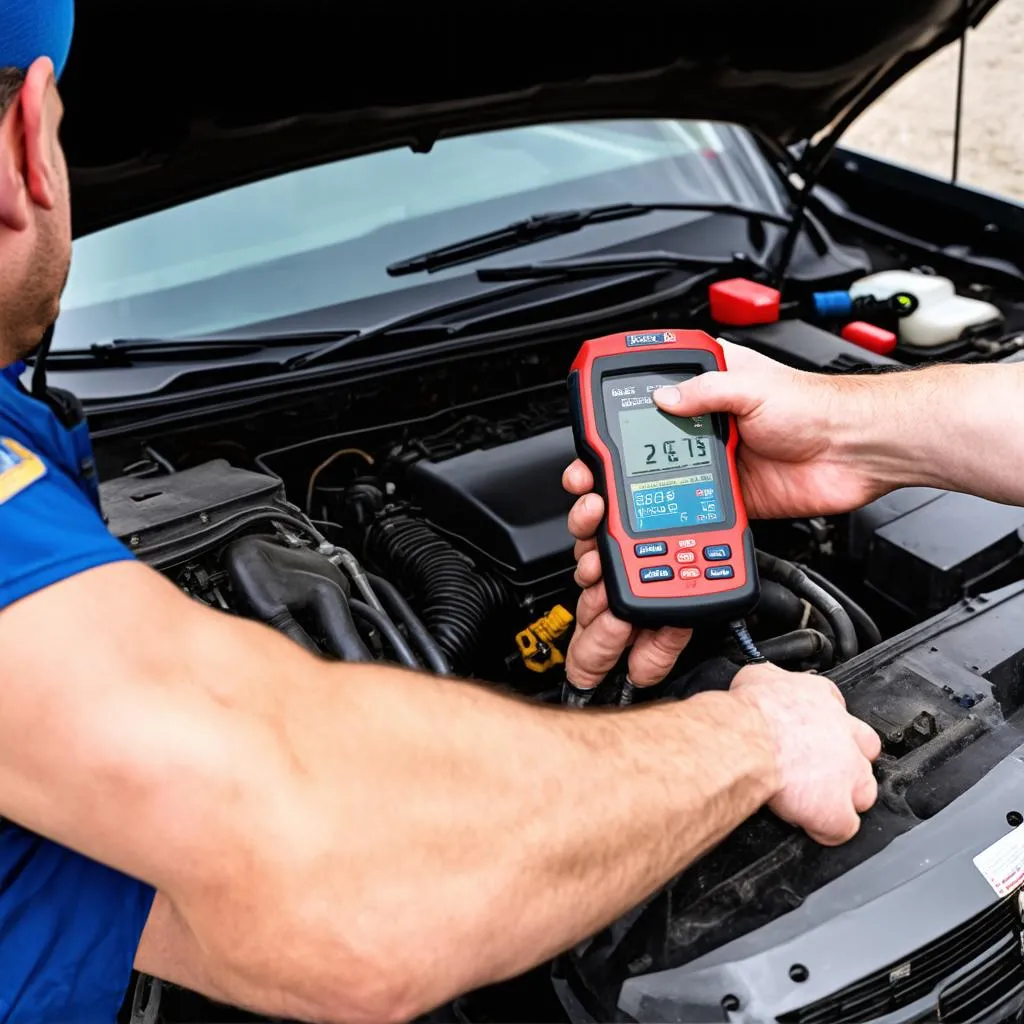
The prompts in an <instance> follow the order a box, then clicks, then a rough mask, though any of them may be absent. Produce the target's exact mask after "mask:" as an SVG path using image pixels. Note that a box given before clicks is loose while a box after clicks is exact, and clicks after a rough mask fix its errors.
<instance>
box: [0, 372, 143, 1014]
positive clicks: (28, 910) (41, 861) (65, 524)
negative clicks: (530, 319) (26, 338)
mask: <svg viewBox="0 0 1024 1024" xmlns="http://www.w3.org/2000/svg"><path fill="white" fill-rule="evenodd" d="M23 371H24V366H23V365H21V364H18V365H16V366H13V367H8V368H6V369H3V370H0V613H2V610H3V609H4V608H6V607H7V606H8V605H10V604H13V603H14V602H15V601H18V600H20V599H21V598H23V597H25V596H27V595H29V594H32V593H34V592H36V591H38V590H42V589H43V588H44V587H48V586H50V585H51V584H53V583H57V582H59V581H60V580H63V579H67V578H68V577H69V576H73V575H75V574H76V573H79V572H84V571H85V570H86V569H91V568H94V567H96V566H99V565H104V564H106V563H108V562H117V561H123V560H126V559H129V558H131V554H130V552H129V551H128V549H127V548H125V547H124V546H123V545H122V544H120V543H119V542H118V541H117V540H115V539H114V537H112V536H111V534H110V533H109V531H108V530H107V528H106V526H105V525H104V523H103V519H102V518H101V516H100V512H99V492H98V486H97V482H96V474H95V466H94V464H93V460H92V445H91V443H90V441H89V435H88V432H87V428H86V426H85V424H84V423H82V424H81V425H80V426H77V427H74V428H73V429H70V430H69V429H67V428H65V427H64V426H63V424H62V423H61V421H60V420H59V419H58V418H57V416H56V415H55V414H54V413H53V412H52V411H51V409H50V408H49V406H47V405H46V404H44V403H43V402H39V401H37V400H35V399H34V398H32V397H31V396H30V395H29V394H28V393H27V392H26V391H25V390H23V389H22V388H21V386H20V385H19V383H18V377H19V375H20V374H21V373H22V372H23ZM53 629H54V631H58V630H59V629H60V624H59V623H53ZM39 642H40V643H45V642H47V638H46V637H39ZM0 686H3V677H2V673H0ZM57 756H59V755H57ZM0 811H2V808H0ZM126 827H127V826H126ZM152 901H153V890H152V889H151V888H150V887H149V886H148V885H144V884H143V883H141V882H138V881H136V880H135V879H132V878H128V877H126V876H124V875H121V874H119V873H118V872H116V871H113V870H111V869H110V868H107V867H104V866H103V865H101V864H97V863H95V862H94V861H91V860H88V859H87V858H85V857H82V856H80V855H79V854H77V853H74V852H72V851H71V850H67V849H65V848H64V847H61V846H58V845H56V844H55V843H51V842H50V841H49V840H46V839H42V838H40V837H39V836H37V835H33V834H32V833H30V832H26V831H25V830H24V829H21V828H18V827H17V826H15V825H14V824H12V823H11V822H0V1024H15V1022H17V1024H22V1022H29V1021H32V1022H36V1021H60V1022H62V1024H80V1022H81V1024H86V1022H88V1024H99V1022H112V1021H114V1019H115V1017H116V1015H117V1011H118V1009H119V1008H120V1006H121V1003H122V1001H123V999H124V995H125V991H126V989H127V986H128V981H129V979H130V978H131V969H132V963H133V961H134V959H135V950H136V948H137V947H138V944H139V938H140V936H141V935H142V929H143V927H144V926H145V923H146V918H147V916H148V914H149V909H150V906H151V904H152Z"/></svg>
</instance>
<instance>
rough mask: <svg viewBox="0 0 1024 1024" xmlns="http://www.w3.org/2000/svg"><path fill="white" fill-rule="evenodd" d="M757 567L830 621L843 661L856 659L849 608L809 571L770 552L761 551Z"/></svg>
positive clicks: (758, 553) (839, 654) (855, 637)
mask: <svg viewBox="0 0 1024 1024" xmlns="http://www.w3.org/2000/svg"><path fill="white" fill-rule="evenodd" d="M757 568H758V570H759V571H760V572H761V575H762V576H765V577H767V578H768V579H773V580H775V581H776V582H777V583H782V584H783V585H784V586H787V587H789V589H790V590H792V591H793V593H794V594H796V595H797V596H798V597H802V598H804V599H805V600H806V601H807V602H808V603H809V604H811V605H813V606H814V607H815V608H817V609H818V611H819V612H821V613H822V615H824V616H825V618H826V619H828V622H829V625H830V626H831V628H832V633H833V635H834V636H835V638H836V647H837V652H836V653H837V654H838V656H839V659H840V660H841V661H849V659H850V658H853V657H856V655H857V652H858V650H859V647H858V645H857V631H856V630H855V629H854V628H853V620H852V619H851V618H850V616H849V614H848V613H847V611H846V609H845V608H844V607H843V606H842V605H841V604H840V603H839V602H838V601H837V600H836V599H835V598H834V597H833V596H832V595H831V594H830V593H829V592H828V591H827V590H824V589H822V588H821V587H819V586H818V584H817V583H815V582H814V581H813V580H812V579H811V578H810V577H809V576H808V575H807V574H806V573H805V572H803V571H802V570H801V569H798V568H797V567H796V566H795V565H793V563H792V562H787V561H786V560H785V559H782V558H776V557H775V556H774V555H770V554H768V552H766V551H758V552H757Z"/></svg>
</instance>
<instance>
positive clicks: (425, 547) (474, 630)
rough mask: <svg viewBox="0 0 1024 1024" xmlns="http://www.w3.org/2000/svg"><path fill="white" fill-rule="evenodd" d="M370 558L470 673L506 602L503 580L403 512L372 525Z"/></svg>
mask: <svg viewBox="0 0 1024 1024" xmlns="http://www.w3.org/2000/svg"><path fill="white" fill-rule="evenodd" d="M366 557H367V559H368V560H369V561H370V562H372V563H373V564H374V565H375V566H376V567H377V568H378V569H380V570H381V572H382V574H384V575H387V576H389V577H391V578H394V579H396V580H397V581H398V582H399V583H400V585H401V587H402V589H403V590H405V591H406V593H408V594H409V595H410V596H411V597H412V599H413V602H414V603H415V604H416V605H417V607H418V609H419V612H420V615H421V617H422V619H423V623H424V625H425V626H426V627H427V629H428V630H429V631H430V634H431V635H432V636H433V637H434V638H435V639H436V640H437V643H438V645H439V646H440V648H441V650H442V651H444V653H445V654H446V655H447V656H448V658H449V659H450V661H451V662H452V666H453V668H454V669H455V670H456V671H457V672H466V671H468V670H469V669H470V668H471V667H472V664H473V659H474V656H475V655H476V653H477V651H478V650H479V647H480V644H481V642H482V640H483V639H484V637H485V635H486V629H487V626H488V624H489V622H490V621H491V619H492V616H493V614H494V612H496V611H498V610H499V609H501V608H502V607H503V606H504V605H505V603H506V602H507V599H508V595H507V593H506V590H505V587H504V584H503V583H502V582H501V581H500V580H498V579H496V578H495V577H493V576H490V575H488V574H487V573H484V572H480V571H479V570H478V569H476V567H475V566H474V565H473V564H472V563H471V562H470V561H469V559H467V558H466V557H464V556H463V555H462V554H461V553H460V552H458V551H456V549H455V548H454V547H452V545H451V544H449V543H448V541H447V540H445V539H444V538H443V537H441V536H439V535H438V534H437V533H436V532H435V531H434V530H433V529H431V527H430V526H428V525H427V524H426V523H425V522H423V520H421V519H416V518H414V517H413V516H410V515H407V514H405V513H396V514H393V515H390V516H388V517H387V518H384V519H381V520H379V521H378V522H376V523H374V524H373V525H371V526H370V528H369V530H368V531H367V534H366Z"/></svg>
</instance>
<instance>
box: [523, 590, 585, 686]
mask: <svg viewBox="0 0 1024 1024" xmlns="http://www.w3.org/2000/svg"><path fill="white" fill-rule="evenodd" d="M573 621H574V620H573V615H572V612H568V611H566V610H565V609H564V608H563V607H562V606H561V605H560V604H556V605H555V607H554V608H552V609H551V611H549V612H548V613H547V615H545V616H544V617H543V618H540V619H538V620H537V621H536V622H534V623H531V625H529V626H527V627H526V629H524V630H522V632H520V633H517V634H516V646H517V647H518V648H519V653H520V654H521V655H522V657H523V664H524V665H525V666H526V667H527V668H528V669H529V670H530V671H531V672H547V671H548V669H551V668H554V667H555V666H556V665H561V664H563V663H564V662H565V656H564V655H563V654H562V652H561V651H560V650H559V649H558V648H557V647H555V641H556V640H557V639H558V638H559V637H560V636H563V635H564V634H565V632H566V631H567V630H568V628H569V627H570V626H571V625H572V624H573Z"/></svg>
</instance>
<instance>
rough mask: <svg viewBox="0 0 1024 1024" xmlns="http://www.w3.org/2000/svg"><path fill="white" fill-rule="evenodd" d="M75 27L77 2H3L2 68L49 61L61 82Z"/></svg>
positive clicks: (0, 25) (0, 30)
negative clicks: (37, 61)
mask: <svg viewBox="0 0 1024 1024" xmlns="http://www.w3.org/2000/svg"><path fill="white" fill-rule="evenodd" d="M74 27H75V0H0V68H21V69H22V70H23V71H27V70H28V68H29V65H31V63H32V62H33V61H34V60H36V59H37V58H39V57H49V58H50V60H52V61H53V66H54V69H55V70H56V72H57V77H58V78H60V76H61V73H62V72H63V70H64V65H65V64H66V63H67V59H68V52H69V51H70V49H71V36H72V34H73V32H74Z"/></svg>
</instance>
